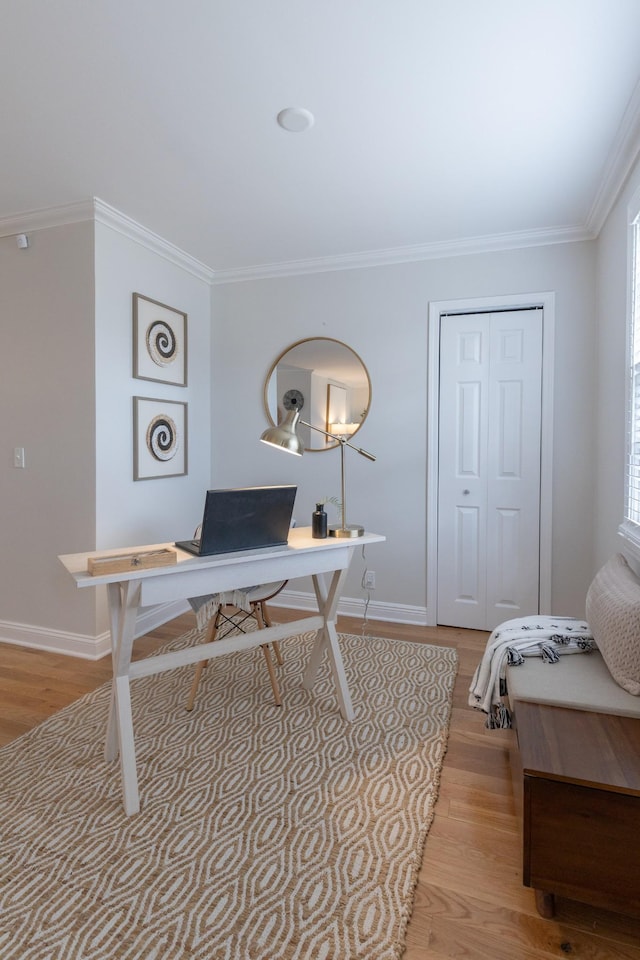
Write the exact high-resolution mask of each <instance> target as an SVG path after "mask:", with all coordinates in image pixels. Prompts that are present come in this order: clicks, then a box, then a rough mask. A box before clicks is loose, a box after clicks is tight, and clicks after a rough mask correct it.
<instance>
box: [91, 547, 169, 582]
mask: <svg viewBox="0 0 640 960" xmlns="http://www.w3.org/2000/svg"><path fill="white" fill-rule="evenodd" d="M177 562H178V552H177V550H172V549H171V548H170V547H163V548H162V549H161V550H137V551H136V550H134V551H133V552H132V553H119V554H118V555H117V556H113V555H112V556H105V557H100V556H97V557H89V559H88V560H87V569H88V571H89V573H90V574H91V576H92V577H100V576H104V575H105V574H108V573H128V572H130V571H132V570H149V569H151V568H152V567H169V566H171V564H173V563H177Z"/></svg>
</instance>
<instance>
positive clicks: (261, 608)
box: [255, 600, 284, 666]
mask: <svg viewBox="0 0 640 960" xmlns="http://www.w3.org/2000/svg"><path fill="white" fill-rule="evenodd" d="M255 614H256V620H257V621H258V626H259V627H261V628H262V629H264V627H265V625H266V626H267V627H270V626H271V617H270V616H269V611H268V610H267V605H266V603H265V602H264V600H259V601H258V602H257V603H256V605H255ZM271 646H272V647H273V652H274V653H275V655H276V660H277V661H278V665H279V666H282V664H283V663H284V659H283V656H282V654H281V653H280V641H279V640H274V641H273V642H272V644H271Z"/></svg>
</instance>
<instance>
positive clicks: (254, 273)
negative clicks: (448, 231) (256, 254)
mask: <svg viewBox="0 0 640 960" xmlns="http://www.w3.org/2000/svg"><path fill="white" fill-rule="evenodd" d="M593 237H594V235H593V234H592V233H591V232H590V231H589V230H587V229H586V228H585V227H580V226H573V227H552V228H551V229H549V230H544V229H537V230H524V231H520V232H514V233H498V234H493V235H489V236H484V237H469V238H467V239H463V240H446V241H441V242H435V243H423V244H415V245H413V246H407V247H392V248H389V249H386V250H365V251H363V252H362V253H350V254H346V255H344V256H337V257H318V258H316V259H309V260H289V261H285V262H283V263H267V264H261V265H256V266H251V267H237V268H232V269H229V270H215V271H214V274H213V281H212V282H213V283H214V284H219V283H240V282H243V281H246V280H266V279H272V278H275V277H290V276H297V275H301V274H308V273H328V272H330V271H334V270H359V269H362V268H365V267H383V266H392V265H393V264H399V263H416V262H418V261H420V260H441V259H443V258H445V257H461V256H470V255H472V254H478V253H493V252H495V251H500V250H514V249H519V248H522V247H539V246H544V245H549V244H554V243H575V242H576V241H579V240H593Z"/></svg>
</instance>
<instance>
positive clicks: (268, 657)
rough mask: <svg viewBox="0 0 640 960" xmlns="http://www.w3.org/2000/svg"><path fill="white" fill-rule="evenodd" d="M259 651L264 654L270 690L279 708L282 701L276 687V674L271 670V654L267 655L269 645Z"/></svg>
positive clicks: (266, 644)
mask: <svg viewBox="0 0 640 960" xmlns="http://www.w3.org/2000/svg"><path fill="white" fill-rule="evenodd" d="M260 649H261V650H262V652H263V653H264V658H265V660H266V661H267V670H268V671H269V679H270V680H271V689H272V690H273V698H274V700H275V702H276V707H281V706H282V699H281V697H280V688H279V686H278V680H277V678H276V672H275V670H274V669H273V660H272V659H271V654H270V653H269V644H268V643H265V644H264V645H263V646H261V647H260Z"/></svg>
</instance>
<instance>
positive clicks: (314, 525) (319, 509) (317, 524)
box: [311, 503, 327, 540]
mask: <svg viewBox="0 0 640 960" xmlns="http://www.w3.org/2000/svg"><path fill="white" fill-rule="evenodd" d="M326 535H327V514H326V512H325V509H324V504H322V503H316V509H315V510H314V511H313V513H312V514H311V536H312V537H313V538H314V540H324V538H325V537H326Z"/></svg>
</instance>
